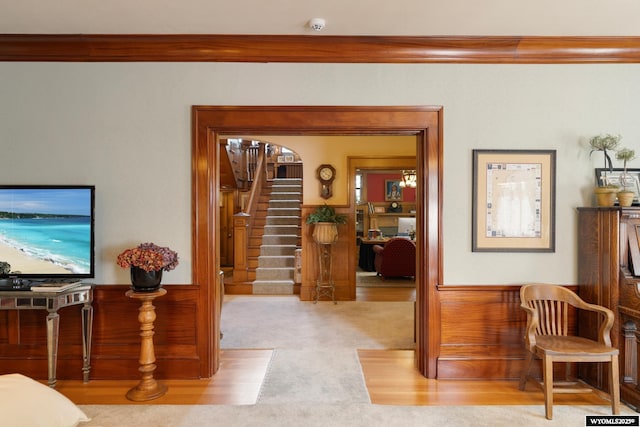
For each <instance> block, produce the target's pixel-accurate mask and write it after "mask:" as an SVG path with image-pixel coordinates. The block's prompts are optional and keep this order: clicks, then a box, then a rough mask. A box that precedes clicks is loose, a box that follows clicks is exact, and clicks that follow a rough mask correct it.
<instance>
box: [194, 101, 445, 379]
mask: <svg viewBox="0 0 640 427" xmlns="http://www.w3.org/2000/svg"><path fill="white" fill-rule="evenodd" d="M192 120H193V147H192V160H193V168H192V170H193V176H192V196H193V197H192V200H193V215H192V217H193V248H192V254H193V283H194V284H195V285H197V286H199V300H200V302H201V306H200V307H199V311H198V320H199V323H200V325H202V328H200V329H199V330H198V352H199V356H200V361H201V375H202V376H203V377H210V376H212V375H213V374H214V373H215V372H216V371H217V368H218V365H219V352H220V342H219V334H220V306H219V301H220V299H221V294H220V286H219V280H220V276H219V274H218V273H219V270H220V261H219V259H218V254H219V249H220V248H219V245H220V243H219V238H218V235H219V233H220V229H219V218H218V217H219V197H220V195H219V194H218V190H217V189H218V187H219V180H220V175H219V171H218V170H217V165H218V162H219V159H220V145H219V144H218V143H217V141H218V137H219V135H225V134H227V135H228V134H251V133H257V134H262V135H269V134H271V135H305V134H309V135H318V134H324V135H414V136H415V138H416V165H417V171H418V176H417V181H418V186H417V188H418V192H417V194H416V233H417V239H416V240H417V243H418V244H417V247H416V258H417V259H418V260H419V262H418V265H417V272H416V315H415V319H416V352H415V354H416V366H417V368H418V370H419V371H420V372H421V373H422V375H424V376H425V377H427V378H435V376H436V362H437V354H438V350H439V333H438V331H439V328H440V319H439V303H438V293H437V284H438V283H441V282H442V280H441V279H442V271H441V270H442V250H441V247H442V245H441V235H442V233H441V228H442V226H441V222H442V221H441V204H442V152H443V150H442V107H439V106H418V107H268V106H267V107H233V106H194V107H192Z"/></svg>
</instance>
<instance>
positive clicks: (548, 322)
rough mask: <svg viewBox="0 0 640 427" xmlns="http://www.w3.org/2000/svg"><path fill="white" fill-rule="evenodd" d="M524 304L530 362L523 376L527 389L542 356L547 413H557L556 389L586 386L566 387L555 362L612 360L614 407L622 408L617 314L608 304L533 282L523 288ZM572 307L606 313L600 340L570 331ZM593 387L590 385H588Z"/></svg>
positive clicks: (612, 398) (556, 287) (548, 417)
mask: <svg viewBox="0 0 640 427" xmlns="http://www.w3.org/2000/svg"><path fill="white" fill-rule="evenodd" d="M520 301H521V306H520V307H521V308H522V309H523V310H524V311H526V313H527V326H526V330H525V337H524V338H525V344H526V349H527V362H526V366H525V369H524V371H523V372H522V376H521V378H520V390H524V388H525V386H526V383H527V380H528V379H530V378H531V377H530V376H529V370H530V368H531V364H532V362H533V359H534V358H540V359H542V382H537V384H538V385H540V386H541V387H542V390H543V392H544V405H545V416H546V418H547V419H549V420H550V419H552V417H553V393H554V392H556V393H561V392H564V393H567V392H575V393H577V392H582V391H585V389H584V388H570V389H567V388H563V387H560V385H561V384H562V385H567V383H564V382H563V383H559V382H555V383H554V380H553V363H554V362H608V363H609V389H610V395H611V411H612V412H613V414H618V413H619V411H620V384H619V372H618V349H616V348H614V347H612V346H611V337H610V332H611V328H612V326H613V322H614V314H613V312H612V311H611V310H609V309H608V308H606V307H602V306H599V305H595V304H589V303H587V302H585V301H583V300H582V299H581V298H580V297H579V296H578V295H577V294H575V293H574V292H572V291H570V290H569V289H566V288H563V287H562V286H555V285H541V284H532V285H525V286H523V287H522V288H520ZM572 310H588V311H591V312H594V313H598V315H599V316H602V318H603V323H602V326H601V327H600V328H599V331H598V341H594V340H590V339H587V338H583V337H579V336H573V335H570V334H569V328H568V323H569V322H568V319H569V313H570V311H572ZM586 390H589V389H586Z"/></svg>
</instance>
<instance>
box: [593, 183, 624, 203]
mask: <svg viewBox="0 0 640 427" xmlns="http://www.w3.org/2000/svg"><path fill="white" fill-rule="evenodd" d="M594 191H595V193H596V203H597V204H598V206H613V205H615V203H616V193H617V192H618V189H617V188H613V187H596V188H595V190H594Z"/></svg>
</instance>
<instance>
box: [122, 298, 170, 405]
mask: <svg viewBox="0 0 640 427" xmlns="http://www.w3.org/2000/svg"><path fill="white" fill-rule="evenodd" d="M166 293H167V291H166V290H165V289H163V288H160V289H158V290H157V291H154V292H134V291H132V290H130V291H127V293H126V295H127V296H128V297H129V298H133V299H137V300H140V301H141V305H140V309H139V313H138V321H139V322H140V337H141V344H140V359H139V362H140V368H138V370H139V371H140V372H141V373H142V379H141V380H140V383H139V384H138V385H137V386H135V387H133V388H132V389H131V390H129V391H128V392H127V399H129V400H134V401H136V402H141V401H145V400H152V399H157V398H158V397H160V396H163V395H164V394H165V393H166V392H167V386H166V385H164V384H162V383H160V382H158V381H156V380H155V379H154V378H153V372H154V371H155V370H156V365H155V361H156V356H155V351H154V347H153V335H154V333H155V332H154V331H153V322H154V321H155V320H156V308H155V307H154V305H153V300H154V299H156V298H158V297H161V296H163V295H164V294H166Z"/></svg>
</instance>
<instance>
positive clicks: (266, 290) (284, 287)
mask: <svg viewBox="0 0 640 427" xmlns="http://www.w3.org/2000/svg"><path fill="white" fill-rule="evenodd" d="M293 285H294V283H293V280H280V281H263V282H261V281H254V282H253V294H255V295H278V294H284V295H292V294H293Z"/></svg>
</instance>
